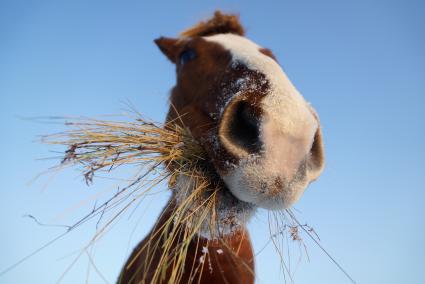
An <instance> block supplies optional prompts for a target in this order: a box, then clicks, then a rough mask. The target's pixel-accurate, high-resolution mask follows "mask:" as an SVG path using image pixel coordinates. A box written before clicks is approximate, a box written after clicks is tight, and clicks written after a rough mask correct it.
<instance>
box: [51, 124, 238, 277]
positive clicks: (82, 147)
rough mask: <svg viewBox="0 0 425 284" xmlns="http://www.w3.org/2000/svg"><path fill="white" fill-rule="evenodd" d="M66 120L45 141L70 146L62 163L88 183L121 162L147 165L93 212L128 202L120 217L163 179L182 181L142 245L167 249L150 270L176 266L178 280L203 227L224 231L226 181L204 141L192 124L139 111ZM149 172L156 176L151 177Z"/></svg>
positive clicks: (172, 183) (150, 250) (151, 250)
mask: <svg viewBox="0 0 425 284" xmlns="http://www.w3.org/2000/svg"><path fill="white" fill-rule="evenodd" d="M66 125H67V126H68V127H70V128H71V130H69V131H66V132H64V133H60V134H56V135H50V136H46V137H45V138H44V139H43V141H44V142H46V143H49V144H57V145H65V146H66V147H67V150H66V151H65V154H64V157H63V159H62V161H61V164H60V166H59V167H60V168H63V167H69V166H72V167H78V168H79V169H80V170H81V171H82V174H83V176H84V179H85V181H86V183H87V184H90V183H92V182H93V181H94V179H95V178H96V175H97V174H100V173H109V172H111V171H113V170H115V169H117V168H119V167H120V166H128V165H134V166H140V167H141V168H142V170H141V171H140V173H139V175H138V177H136V179H135V180H134V181H132V182H131V183H129V184H128V185H127V186H126V187H124V188H123V189H121V190H120V191H119V192H118V193H117V194H115V195H114V196H112V197H111V199H109V200H107V202H105V203H104V204H103V205H102V206H99V207H98V208H101V209H100V210H99V212H96V211H97V210H94V211H93V212H92V215H95V214H98V213H100V214H102V215H103V214H104V213H105V212H107V211H109V210H113V209H114V208H116V207H118V205H121V206H122V205H123V204H124V206H123V209H122V210H119V211H118V213H117V214H116V215H115V216H113V217H112V218H111V219H112V220H113V219H116V218H117V217H118V215H120V214H122V213H123V212H124V211H125V210H127V208H129V207H130V205H131V204H134V203H135V202H136V200H137V199H138V198H142V197H143V195H145V194H147V193H148V192H149V191H151V190H153V189H154V187H155V186H156V185H157V184H158V183H160V182H161V181H163V180H167V179H168V183H169V188H174V187H176V186H177V183H179V184H178V191H179V192H178V193H175V192H174V193H173V194H174V195H175V196H177V198H178V202H174V203H172V208H167V209H166V211H167V212H168V213H169V216H166V221H165V223H164V224H162V225H161V227H160V228H156V229H155V230H154V231H153V232H154V233H153V234H152V236H151V239H150V241H148V242H147V244H146V245H145V246H144V247H142V248H141V249H140V253H142V252H144V253H145V254H146V255H148V256H153V255H155V253H157V252H158V251H159V252H161V257H160V259H159V261H158V263H157V264H156V270H155V272H154V275H149V277H148V275H146V277H148V278H149V279H152V283H158V282H161V281H163V280H164V279H162V277H163V275H165V272H166V271H170V269H171V271H172V273H171V278H170V279H169V281H171V282H170V283H175V282H178V281H179V280H180V279H181V277H182V275H183V272H184V271H183V270H184V263H185V261H186V255H187V250H188V248H189V245H190V243H191V242H192V241H197V242H199V238H200V237H201V235H202V234H201V232H202V233H203V234H204V235H205V234H207V235H209V236H210V237H211V238H212V239H216V237H218V236H217V235H216V234H217V233H218V232H219V231H220V230H219V228H218V227H219V226H218V223H219V222H220V220H219V219H220V214H219V213H218V212H217V208H218V207H219V206H220V205H219V204H217V203H218V202H217V200H218V199H222V197H223V192H220V189H222V188H223V184H222V181H221V179H219V178H218V176H217V174H216V173H215V171H214V170H213V169H212V166H211V165H210V164H209V162H208V161H207V159H206V158H207V157H206V153H205V151H204V149H203V148H202V146H201V145H200V144H199V143H198V142H197V141H196V140H194V139H193V137H192V136H191V134H190V131H189V130H188V129H187V128H184V127H181V126H179V125H178V124H177V123H175V122H171V123H168V124H166V125H160V124H158V123H153V122H150V121H147V120H145V119H143V118H140V117H138V118H137V119H136V120H135V121H133V122H116V121H106V120H96V119H75V120H71V121H69V122H67V123H66ZM148 176H154V178H153V179H148V178H147V177H148ZM182 181H183V183H182ZM227 195H228V193H226V196H227ZM232 198H234V197H232ZM102 207H103V208H102ZM109 224H111V222H109V221H107V222H106V225H105V227H106V226H109ZM104 229H106V228H102V229H100V231H101V232H102V231H104ZM159 240H161V242H160V241H159ZM176 240H178V241H176ZM136 257H137V256H136ZM136 257H135V258H134V259H136ZM235 257H237V256H236V255H235ZM155 261H157V260H154V259H147V261H146V263H147V265H146V266H145V267H140V269H141V271H138V272H142V273H148V271H149V270H150V269H149V267H148V266H149V264H150V263H153V262H155ZM131 264H132V263H131V261H130V264H129V265H131ZM203 265H204V263H200V262H196V263H195V262H194V263H193V269H192V272H191V274H193V278H194V279H195V275H196V273H197V271H198V272H199V270H202V267H203ZM190 278H192V275H191V277H190Z"/></svg>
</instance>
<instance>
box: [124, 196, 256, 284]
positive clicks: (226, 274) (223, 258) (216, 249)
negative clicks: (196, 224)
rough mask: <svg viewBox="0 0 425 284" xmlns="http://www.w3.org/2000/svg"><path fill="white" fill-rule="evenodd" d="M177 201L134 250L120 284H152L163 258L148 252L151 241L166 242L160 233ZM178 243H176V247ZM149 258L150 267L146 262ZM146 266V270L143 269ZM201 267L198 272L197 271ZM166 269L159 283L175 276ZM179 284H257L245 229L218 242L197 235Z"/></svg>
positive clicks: (173, 202)
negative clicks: (255, 283)
mask: <svg viewBox="0 0 425 284" xmlns="http://www.w3.org/2000/svg"><path fill="white" fill-rule="evenodd" d="M175 203H176V202H175V200H174V199H173V198H171V199H170V201H169V203H168V204H167V206H166V207H165V209H164V210H163V212H162V214H161V217H160V218H159V220H158V221H157V223H156V224H155V226H154V228H153V229H152V231H151V232H150V233H149V234H148V236H147V237H146V238H145V239H144V240H143V241H141V242H140V243H139V244H138V246H137V247H136V248H135V249H134V251H133V253H132V254H131V256H130V257H129V259H128V260H127V263H126V264H125V266H124V268H123V271H122V273H121V276H120V279H119V281H118V282H119V283H151V281H150V280H151V278H150V277H153V274H154V272H155V270H156V268H157V266H158V263H159V261H160V259H161V256H162V253H163V251H162V249H157V250H154V251H149V252H147V251H146V249H143V248H146V246H147V245H148V244H149V242H152V243H153V242H156V241H158V242H159V244H160V245H159V247H162V245H163V244H164V240H163V239H162V238H161V235H162V234H161V233H162V232H161V230H164V228H165V226H164V224H165V223H166V222H167V220H168V219H169V218H170V215H171V214H172V208H174V207H175ZM177 245H178V244H177V243H175V244H174V247H176V246H177ZM148 259H150V261H149V264H148V265H147V263H146V262H147V260H148ZM143 267H144V269H143ZM194 267H198V269H194ZM172 273H173V271H172V269H171V268H170V269H167V271H166V273H165V275H163V276H162V277H161V279H163V280H162V281H161V282H160V283H167V282H168V281H169V279H170V278H171V276H172ZM179 282H180V283H254V256H253V252H252V246H251V241H250V238H249V234H248V232H247V230H246V227H245V226H241V227H239V228H238V229H236V230H235V231H234V232H232V233H231V234H228V235H225V236H221V237H220V238H216V239H208V238H205V237H202V236H199V235H196V236H195V237H194V238H193V239H192V240H191V242H190V244H189V247H188V250H187V255H186V258H185V262H184V272H183V275H182V277H181V279H180V281H179Z"/></svg>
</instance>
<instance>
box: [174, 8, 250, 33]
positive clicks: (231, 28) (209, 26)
mask: <svg viewBox="0 0 425 284" xmlns="http://www.w3.org/2000/svg"><path fill="white" fill-rule="evenodd" d="M226 33H232V34H237V35H240V36H243V35H245V30H244V28H243V27H242V25H241V23H240V22H239V16H238V15H235V14H227V15H226V14H223V13H221V12H220V11H215V13H214V17H212V18H211V19H209V20H208V21H201V22H199V23H198V24H196V25H195V26H193V27H191V28H189V29H187V30H185V31H183V32H182V33H180V35H181V36H182V37H195V36H210V35H215V34H226Z"/></svg>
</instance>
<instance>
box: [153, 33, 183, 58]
mask: <svg viewBox="0 0 425 284" xmlns="http://www.w3.org/2000/svg"><path fill="white" fill-rule="evenodd" d="M154 42H155V44H156V45H157V46H158V47H159V49H160V50H161V51H162V53H164V54H165V55H166V56H167V58H168V59H170V60H171V62H173V63H176V59H177V53H178V50H179V46H178V44H177V42H178V39H175V38H168V37H160V38H157V39H155V40H154Z"/></svg>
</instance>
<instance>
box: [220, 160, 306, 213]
mask: <svg viewBox="0 0 425 284" xmlns="http://www.w3.org/2000/svg"><path fill="white" fill-rule="evenodd" d="M222 179H223V181H224V182H225V184H226V186H227V188H228V189H229V191H230V192H231V193H232V195H233V196H235V198H237V199H238V200H240V201H242V202H246V203H250V204H253V205H254V206H256V207H261V208H265V209H268V210H282V209H287V208H289V207H291V206H292V205H293V204H294V203H296V202H297V201H298V200H299V199H300V198H301V196H302V194H303V193H304V191H305V189H306V188H307V186H308V185H309V183H310V182H309V179H308V178H307V172H306V169H305V166H301V167H300V168H299V169H298V172H297V173H296V174H295V175H294V177H293V178H292V179H291V180H288V179H286V178H285V177H284V176H282V175H281V174H280V173H275V172H271V171H270V170H269V169H268V168H267V167H266V166H263V165H262V164H258V163H245V164H242V165H240V166H238V167H235V168H233V169H232V170H230V171H228V172H227V173H226V174H225V175H223V176H222Z"/></svg>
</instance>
